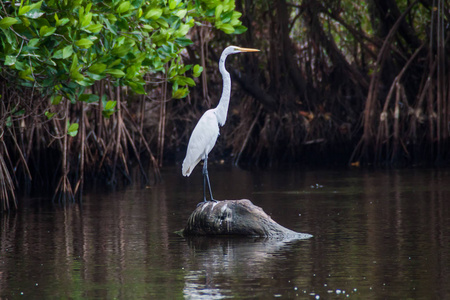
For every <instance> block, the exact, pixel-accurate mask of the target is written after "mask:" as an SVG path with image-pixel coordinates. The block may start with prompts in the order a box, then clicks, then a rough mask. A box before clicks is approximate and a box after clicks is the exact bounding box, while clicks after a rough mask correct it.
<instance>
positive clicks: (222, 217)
mask: <svg viewBox="0 0 450 300" xmlns="http://www.w3.org/2000/svg"><path fill="white" fill-rule="evenodd" d="M181 234H182V235H183V236H199V235H235V236H252V237H274V238H285V239H307V238H310V237H312V235H310V234H306V233H298V232H295V231H292V230H289V229H287V228H285V227H283V226H281V225H279V224H278V223H276V222H275V221H274V220H272V218H271V217H270V216H268V215H267V214H266V213H265V212H264V211H263V210H262V209H261V208H260V207H258V206H255V205H253V203H252V202H251V201H250V200H247V199H242V200H223V201H219V202H217V203H215V202H205V203H201V204H200V205H199V206H198V207H197V208H196V209H195V210H194V211H193V212H192V214H191V216H190V217H189V219H188V222H187V225H186V228H185V229H184V230H182V231H181Z"/></svg>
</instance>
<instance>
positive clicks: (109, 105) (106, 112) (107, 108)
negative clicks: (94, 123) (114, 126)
mask: <svg viewBox="0 0 450 300" xmlns="http://www.w3.org/2000/svg"><path fill="white" fill-rule="evenodd" d="M116 104H117V101H108V102H106V104H104V109H103V111H102V115H103V116H104V117H105V118H109V117H111V115H112V114H113V113H115V112H116V110H115V109H114V107H116Z"/></svg>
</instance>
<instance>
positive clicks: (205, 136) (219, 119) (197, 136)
mask: <svg viewBox="0 0 450 300" xmlns="http://www.w3.org/2000/svg"><path fill="white" fill-rule="evenodd" d="M258 51H259V50H257V49H250V48H241V47H237V46H229V47H227V48H225V50H223V52H222V55H221V56H220V60H219V70H220V73H221V74H222V80H223V88H222V96H221V97H220V101H219V104H218V105H217V107H216V108H212V109H209V110H207V111H206V112H205V113H204V114H203V116H202V117H201V118H200V120H198V123H197V125H196V126H195V128H194V131H192V135H191V137H190V139H189V144H188V147H187V151H186V157H185V158H184V161H183V166H182V173H183V176H189V175H191V173H192V170H193V169H194V168H195V166H196V165H197V164H198V163H199V162H200V160H203V161H204V162H203V201H204V202H206V201H207V200H206V183H208V188H209V195H210V196H211V201H216V200H214V198H213V195H212V191H211V183H210V182H209V175H208V154H209V152H211V150H212V148H213V147H214V145H215V144H216V141H217V137H218V136H219V126H223V125H224V124H225V121H226V120H227V112H228V105H229V103H230V94H231V77H230V73H228V71H227V70H226V69H225V60H226V59H227V56H228V55H230V54H235V53H240V52H258Z"/></svg>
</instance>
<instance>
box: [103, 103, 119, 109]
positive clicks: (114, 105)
mask: <svg viewBox="0 0 450 300" xmlns="http://www.w3.org/2000/svg"><path fill="white" fill-rule="evenodd" d="M116 105H117V101H108V102H106V105H105V108H104V109H105V110H111V109H113V108H114V107H116Z"/></svg>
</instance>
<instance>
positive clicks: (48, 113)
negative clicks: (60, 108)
mask: <svg viewBox="0 0 450 300" xmlns="http://www.w3.org/2000/svg"><path fill="white" fill-rule="evenodd" d="M54 115H55V113H52V112H49V111H46V112H45V116H46V117H47V119H49V120H50V119H51V118H53V116H54Z"/></svg>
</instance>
